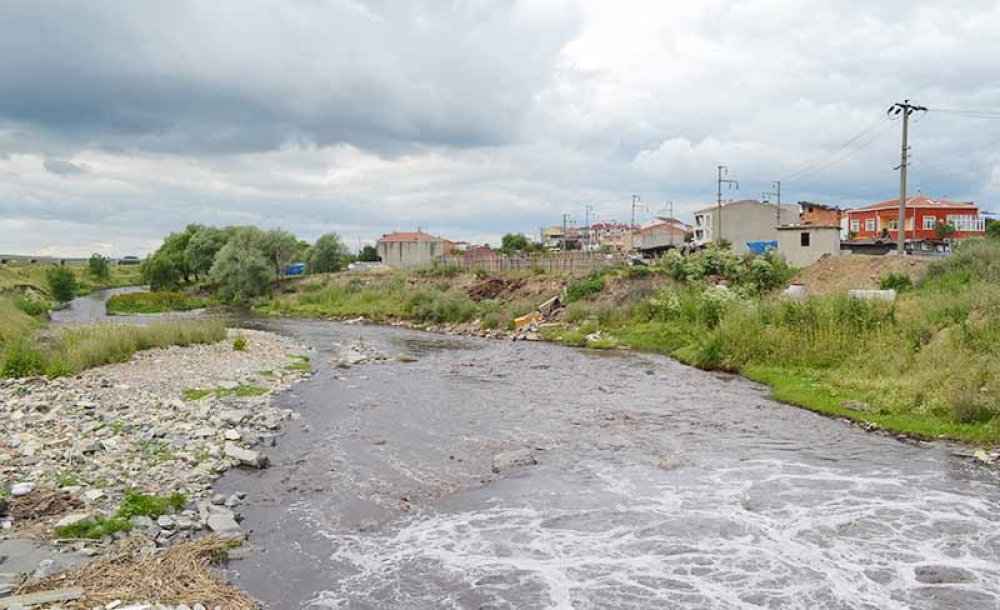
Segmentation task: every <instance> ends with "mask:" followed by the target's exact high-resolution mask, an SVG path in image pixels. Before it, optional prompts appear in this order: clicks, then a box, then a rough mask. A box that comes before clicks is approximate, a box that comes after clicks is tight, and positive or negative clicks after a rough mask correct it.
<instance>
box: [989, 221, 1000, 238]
mask: <svg viewBox="0 0 1000 610" xmlns="http://www.w3.org/2000/svg"><path fill="white" fill-rule="evenodd" d="M986 237H992V238H994V239H1000V220H996V219H993V218H987V219H986Z"/></svg>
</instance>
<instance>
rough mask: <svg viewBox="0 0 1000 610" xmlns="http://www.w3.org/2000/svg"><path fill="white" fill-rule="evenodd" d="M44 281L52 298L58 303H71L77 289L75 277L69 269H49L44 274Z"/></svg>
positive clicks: (60, 267)
mask: <svg viewBox="0 0 1000 610" xmlns="http://www.w3.org/2000/svg"><path fill="white" fill-rule="evenodd" d="M45 281H46V283H48V285H49V291H50V292H51V293H52V298H54V299H55V300H56V301H58V302H60V303H68V302H69V301H72V300H73V298H74V297H75V296H76V291H77V290H78V289H79V285H78V284H77V281H76V276H75V275H74V274H73V271H72V270H71V269H70V268H69V267H62V266H59V267H50V268H49V269H48V271H46V272H45Z"/></svg>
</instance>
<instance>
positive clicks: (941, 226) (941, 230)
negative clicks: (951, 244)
mask: <svg viewBox="0 0 1000 610" xmlns="http://www.w3.org/2000/svg"><path fill="white" fill-rule="evenodd" d="M934 232H935V233H937V236H938V239H940V240H941V241H948V238H949V237H951V236H952V235H954V234H955V225H953V224H951V223H950V222H939V223H938V224H937V226H936V227H934Z"/></svg>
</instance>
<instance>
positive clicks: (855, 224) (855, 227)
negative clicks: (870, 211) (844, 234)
mask: <svg viewBox="0 0 1000 610" xmlns="http://www.w3.org/2000/svg"><path fill="white" fill-rule="evenodd" d="M860 230H861V221H860V220H852V221H851V232H853V233H857V232H858V231H860Z"/></svg>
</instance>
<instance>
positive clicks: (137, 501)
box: [55, 490, 188, 540]
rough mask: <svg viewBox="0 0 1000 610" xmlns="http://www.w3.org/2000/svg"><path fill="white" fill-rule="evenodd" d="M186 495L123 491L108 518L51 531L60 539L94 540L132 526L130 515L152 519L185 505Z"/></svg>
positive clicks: (129, 528) (94, 519) (93, 518)
mask: <svg viewBox="0 0 1000 610" xmlns="http://www.w3.org/2000/svg"><path fill="white" fill-rule="evenodd" d="M187 502H188V500H187V496H185V495H184V494H182V493H180V492H174V493H172V494H170V495H169V496H156V495H146V494H141V493H139V492H137V491H134V490H129V491H126V492H125V498H124V499H123V500H122V504H121V506H120V507H119V508H118V511H117V512H116V513H115V514H114V515H113V516H111V517H89V518H87V519H84V520H82V521H77V522H76V523H73V524H71V525H64V526H61V527H57V528H56V529H55V534H56V536H57V537H59V538H64V539H85V540H98V539H100V538H103V537H104V536H112V535H114V534H115V533H117V532H127V531H129V530H131V529H132V524H131V523H130V522H129V519H130V518H131V517H136V516H144V517H150V518H153V519H155V518H156V517H159V516H160V515H166V514H168V513H171V512H174V511H176V510H181V509H182V508H184V507H185V506H187Z"/></svg>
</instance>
